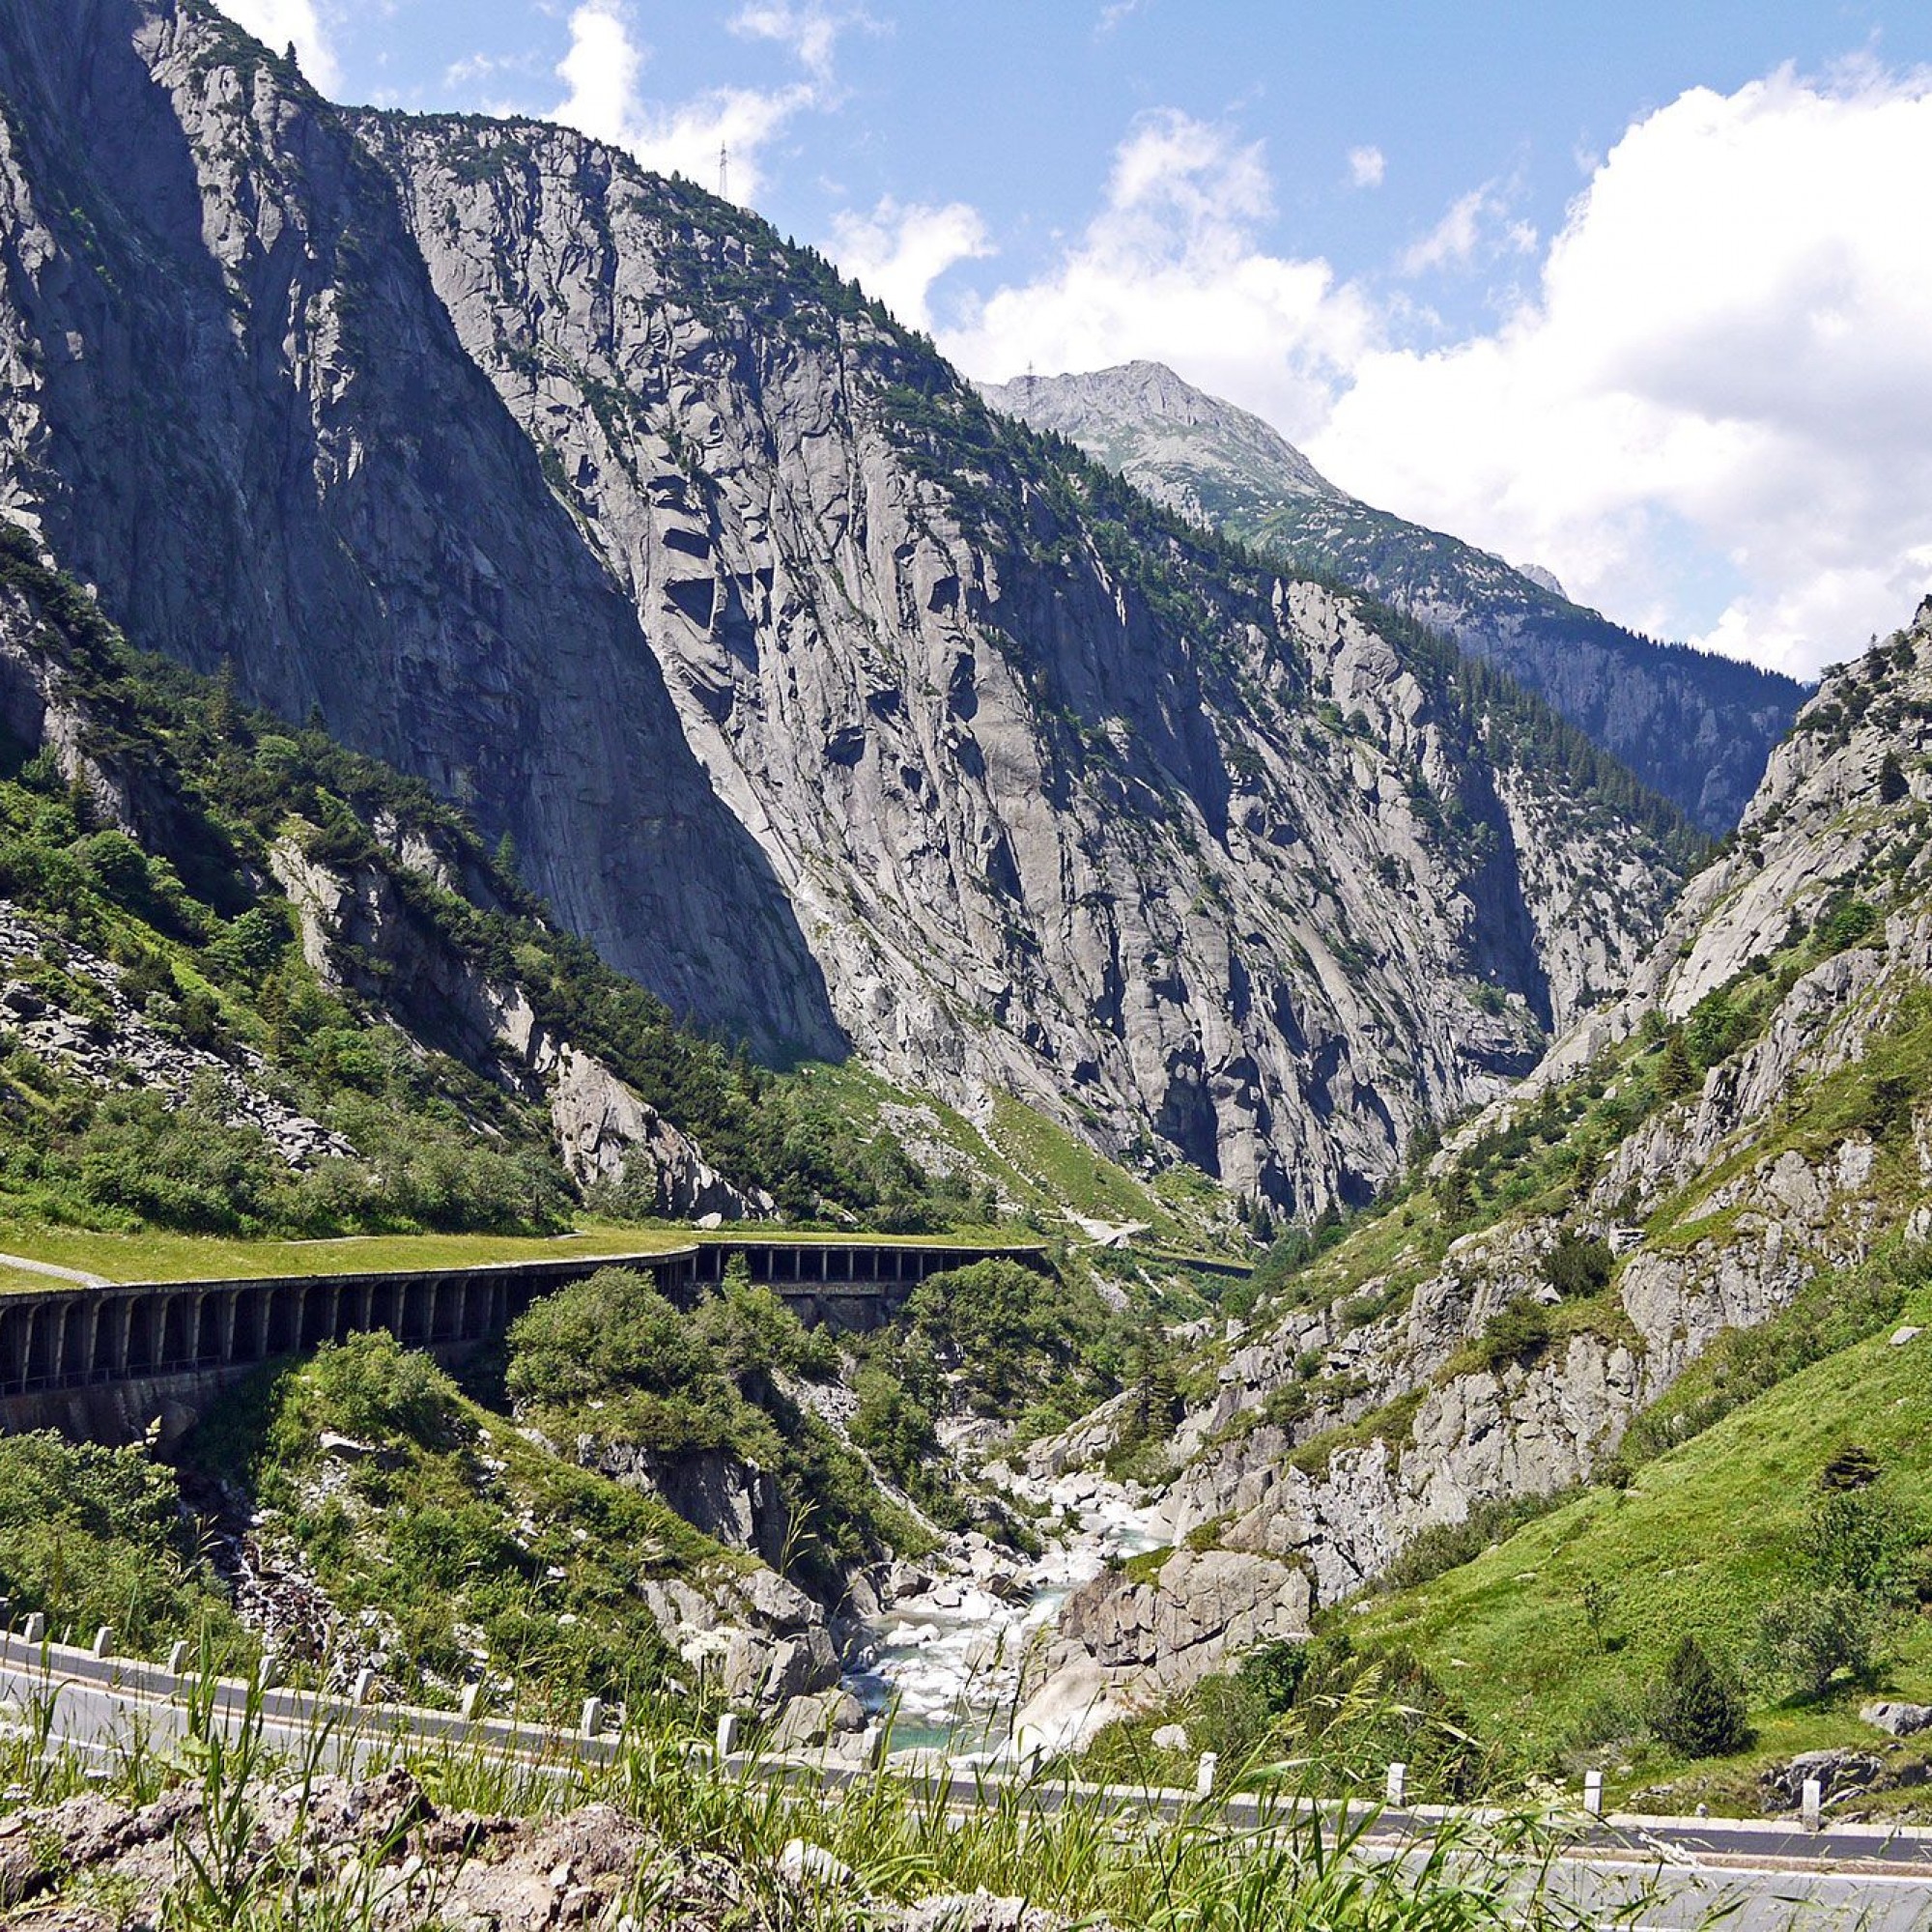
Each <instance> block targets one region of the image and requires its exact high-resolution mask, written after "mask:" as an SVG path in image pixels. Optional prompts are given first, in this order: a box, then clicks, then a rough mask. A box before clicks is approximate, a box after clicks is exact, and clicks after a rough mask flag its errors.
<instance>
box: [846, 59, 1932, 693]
mask: <svg viewBox="0 0 1932 1932" xmlns="http://www.w3.org/2000/svg"><path fill="white" fill-rule="evenodd" d="M1928 153H1932V75H1928V74H1927V73H1924V72H1919V73H1914V74H1907V75H1896V74H1892V75H1888V74H1885V73H1882V72H1874V71H1871V70H1870V69H1869V68H1868V67H1867V68H1863V69H1858V70H1851V71H1844V72H1840V73H1838V74H1835V75H1833V76H1832V77H1830V78H1828V79H1825V80H1806V79H1803V78H1801V77H1799V76H1797V75H1795V74H1793V73H1791V72H1790V71H1780V72H1777V73H1775V74H1772V75H1770V76H1768V77H1766V78H1764V79H1761V80H1758V81H1755V82H1753V83H1750V84H1748V85H1747V86H1744V87H1741V88H1739V89H1738V90H1737V91H1736V92H1735V93H1732V94H1728V95H1726V94H1718V93H1714V92H1712V91H1709V90H1705V89H1697V90H1693V91H1691V92H1690V93H1687V94H1685V95H1683V96H1681V97H1680V98H1679V99H1676V100H1674V101H1672V102H1671V103H1669V104H1668V105H1667V106H1664V107H1662V108H1660V109H1658V110H1657V111H1656V112H1654V113H1651V114H1649V115H1647V116H1645V117H1644V118H1643V119H1642V120H1640V121H1638V122H1636V123H1635V124H1634V125H1633V126H1632V127H1631V128H1628V129H1627V130H1626V132H1625V133H1624V135H1623V137H1622V138H1621V139H1620V140H1619V141H1618V142H1617V143H1616V144H1615V145H1614V147H1613V148H1612V149H1611V150H1610V151H1609V152H1608V153H1607V154H1606V155H1605V156H1603V157H1602V158H1601V159H1600V160H1599V161H1598V162H1597V163H1596V165H1595V168H1594V171H1593V173H1592V175H1591V178H1590V180H1589V183H1588V185H1587V187H1586V188H1585V190H1584V192H1583V193H1582V194H1581V195H1580V196H1579V197H1578V198H1577V201H1576V202H1575V203H1574V204H1573V205H1572V206H1571V208H1570V210H1569V211H1568V213H1567V215H1566V217H1565V219H1564V222H1563V224H1562V227H1561V229H1560V231H1559V232H1558V233H1557V235H1556V236H1555V237H1554V239H1553V240H1551V241H1548V244H1547V245H1546V244H1545V243H1544V242H1543V241H1541V240H1540V239H1539V238H1538V237H1537V236H1536V234H1535V232H1534V231H1533V230H1531V229H1530V228H1529V227H1528V226H1527V225H1526V224H1524V223H1522V222H1520V220H1518V219H1517V218H1516V217H1515V215H1514V213H1513V212H1512V205H1511V204H1512V191H1511V190H1510V188H1509V187H1508V186H1507V185H1498V184H1496V183H1489V184H1485V185H1482V186H1480V187H1477V188H1475V189H1472V190H1471V191H1470V192H1469V193H1468V194H1466V195H1463V196H1459V197H1458V198H1457V200H1456V201H1455V202H1454V203H1452V205H1451V206H1450V207H1449V209H1448V210H1447V211H1445V213H1444V215H1443V217H1442V219H1441V220H1440V221H1439V222H1438V223H1437V224H1436V225H1435V228H1434V229H1432V230H1431V231H1430V232H1429V233H1428V234H1427V235H1425V236H1423V237H1421V238H1419V239H1418V240H1417V241H1415V242H1413V243H1411V244H1410V246H1409V247H1408V248H1407V249H1406V250H1404V251H1402V252H1401V253H1400V254H1399V255H1398V257H1397V258H1396V259H1395V261H1393V262H1392V263H1391V264H1390V268H1391V270H1393V271H1394V275H1393V278H1392V279H1383V280H1380V281H1378V282H1376V283H1373V284H1370V283H1364V282H1342V281H1339V280H1338V279H1337V277H1336V276H1335V274H1334V273H1333V271H1332V270H1331V269H1330V267H1329V265H1328V264H1327V263H1326V262H1323V261H1321V260H1319V259H1314V260H1301V259H1294V258H1292V257H1287V256H1283V255H1278V254H1273V253H1270V252H1269V251H1267V250H1266V249H1265V248H1264V246H1263V245H1262V242H1261V241H1260V237H1261V235H1262V232H1263V224H1264V221H1265V219H1266V217H1267V213H1268V210H1269V203H1270V191H1269V181H1268V175H1267V170H1266V167H1265V164H1264V156H1263V155H1262V153H1261V151H1260V149H1259V148H1257V147H1254V146H1244V145H1243V144H1241V143H1240V142H1239V141H1238V140H1237V139H1236V138H1235V137H1234V136H1233V135H1231V134H1230V133H1229V132H1228V131H1227V130H1226V129H1225V128H1218V127H1214V126H1210V125H1208V124H1205V123H1202V122H1199V121H1195V120H1191V119H1189V118H1188V117H1186V116H1184V115H1180V114H1176V113H1166V114H1158V115H1152V116H1150V117H1148V118H1146V119H1145V120H1143V121H1142V122H1140V123H1138V124H1137V125H1136V127H1135V128H1133V130H1132V131H1131V133H1130V134H1129V136H1128V138H1127V139H1126V141H1125V142H1124V143H1123V144H1122V147H1121V149H1120V150H1119V152H1118V154H1117V155H1116V157H1115V163H1114V168H1113V171H1112V174H1111V175H1110V177H1109V180H1108V185H1107V189H1106V193H1105V195H1104V197H1103V200H1102V203H1101V206H1100V208H1099V210H1098V212H1097V213H1095V215H1094V218H1093V220H1092V221H1091V222H1090V223H1089V224H1088V225H1087V227H1086V228H1085V229H1084V230H1083V231H1081V232H1080V233H1078V234H1077V235H1076V236H1074V237H1073V238H1072V240H1071V241H1069V242H1068V243H1067V244H1066V245H1065V248H1064V249H1063V251H1062V252H1061V254H1060V255H1059V256H1058V258H1057V259H1056V260H1055V261H1054V262H1052V263H1051V264H1050V265H1049V267H1048V268H1047V269H1046V270H1044V271H1043V272H1042V273H1040V274H1039V275H1037V277H1035V278H1033V279H1031V280H1028V281H1026V282H1022V283H1009V284H1008V285H1005V286H1002V287H999V288H997V289H996V290H995V291H994V292H993V293H992V294H991V295H989V296H987V297H985V298H983V299H980V300H975V299H972V298H965V299H962V300H960V301H958V302H956V303H954V304H952V305H950V306H949V304H948V303H947V302H946V301H945V300H944V299H943V298H942V299H940V301H939V302H938V307H939V310H940V324H941V326H940V327H939V328H938V330H937V332H938V334H939V337H940V340H941V342H942V344H943V346H944V347H945V348H946V350H947V352H948V353H949V354H950V355H952V356H953V358H954V359H955V360H956V361H958V362H959V363H960V364H961V366H962V367H964V368H966V369H969V370H970V371H972V373H973V374H975V375H978V376H984V377H989V378H994V379H1004V378H1009V377H1011V376H1014V375H1017V374H1019V373H1021V372H1022V371H1024V370H1025V369H1027V368H1028V367H1029V366H1032V367H1037V368H1038V369H1039V370H1040V371H1041V372H1043V373H1044V372H1048V371H1059V370H1063V369H1093V368H1098V367H1102V366H1105V365H1107V364H1110V363H1117V362H1122V361H1126V360H1129V359H1131V358H1133V357H1136V356H1147V357H1151V358H1154V359H1157V360H1161V361H1165V362H1168V363H1171V364H1172V365H1173V366H1175V367H1176V368H1177V369H1179V371H1180V373H1181V374H1182V375H1183V376H1185V377H1186V378H1187V379H1188V380H1189V381H1191V382H1194V383H1197V384H1200V385H1201V386H1202V387H1204V388H1207V389H1210V390H1213V391H1215V392H1217V393H1219V394H1222V395H1226V396H1229V397H1231V398H1232V399H1233V400H1235V401H1236V402H1238V403H1241V404H1243V405H1244V406H1245V407H1247V408H1249V409H1252V410H1255V411H1257V412H1259V413H1260V414H1262V415H1264V416H1266V417H1267V418H1268V419H1270V420H1271V421H1273V422H1274V423H1275V424H1276V425H1277V426H1278V427H1279V428H1280V429H1281V430H1282V431H1283V432H1284V433H1285V434H1286V435H1288V436H1289V437H1290V438H1291V439H1293V440H1294V441H1296V442H1298V443H1300V444H1301V445H1302V446H1303V447H1305V448H1306V449H1307V451H1308V453H1309V455H1310V456H1311V457H1312V458H1313V459H1314V460H1315V462H1316V463H1317V464H1318V465H1319V466H1320V467H1321V469H1322V470H1323V471H1324V472H1326V473H1327V474H1328V475H1330V476H1331V477H1333V478H1334V479H1335V481H1336V482H1337V483H1339V484H1341V485H1342V486H1343V487H1344V488H1347V489H1350V490H1352V491H1354V492H1355V493H1356V494H1358V495H1359V496H1361V497H1365V498H1367V499H1368V500H1369V501H1370V502H1373V503H1378V504H1380V505H1382V506H1383V507H1386V508H1388V509H1391V510H1395V511H1397V512H1399V513H1400V514H1402V515H1404V516H1406V517H1410V518H1413V519H1415V520H1417V521H1419V522H1422V523H1426V524H1430V525H1433V526H1436V527H1438V528H1443V529H1448V530H1452V531H1454V532H1456V533H1457V534H1458V535H1461V536H1464V537H1467V538H1469V539H1471V540H1472V541H1474V542H1476V543H1479V544H1482V545H1484V546H1485V547H1487V548H1489V549H1492V550H1495V551H1497V552H1500V553H1501V554H1503V555H1505V556H1510V557H1514V558H1520V559H1523V560H1525V561H1534V562H1536V563H1540V564H1543V565H1546V566H1548V568H1550V569H1552V570H1554V571H1555V573H1556V574H1557V575H1558V576H1559V577H1560V578H1561V579H1562V580H1563V582H1564V583H1565V585H1566V586H1567V587H1568V588H1569V590H1570V591H1571V594H1572V595H1574V596H1577V597H1578V598H1580V599H1581V600H1582V601H1584V602H1587V603H1592V604H1596V605H1598V606H1599V607H1601V608H1602V609H1604V610H1605V611H1608V612H1609V614H1611V615H1612V616H1615V617H1617V618H1619V619H1621V620H1622V621H1624V622H1626V623H1630V624H1633V625H1635V626H1637V627H1638V628H1641V629H1644V630H1648V631H1651V632H1653V633H1655V634H1657V635H1659V636H1664V637H1674V638H1688V639H1692V640H1694V641H1700V642H1704V643H1708V644H1710V645H1712V646H1714V647H1716V648H1719V649H1722V650H1725V651H1729V652H1732V653H1734V654H1736V655H1740V656H1747V657H1750V658H1753V659H1755V660H1757V661H1758V662H1760V663H1764V664H1768V665H1776V666H1779V667H1781V668H1788V669H1792V670H1795V671H1799V672H1801V673H1808V672H1810V671H1813V670H1815V669H1816V668H1818V667H1819V666H1820V665H1821V664H1823V663H1825V662H1827V661H1829V660H1832V659H1833V658H1837V657H1842V656H1845V655H1847V654H1849V653H1850V652H1852V651H1854V650H1856V649H1860V648H1862V646H1863V643H1864V640H1865V638H1866V636H1867V634H1868V633H1870V632H1872V631H1879V632H1884V631H1886V630H1888V629H1889V628H1891V627H1892V626H1894V625H1896V624H1898V623H1900V622H1902V621H1904V620H1905V618H1906V617H1908V616H1909V615H1910V613H1911V611H1912V610H1913V608H1914V606H1915V605H1916V604H1917V602H1918V598H1919V597H1920V596H1921V595H1923V594H1924V593H1925V591H1926V590H1927V589H1928V588H1932V249H1928V248H1926V246H1925V245H1924V237H1925V232H1926V220H1927V213H1928V201H1932V195H1929V194H1928V189H1927V187H1926V174H1925V163H1924V156H1926V155H1927V154H1928ZM976 232H977V231H976ZM877 252H878V254H879V257H880V258H881V259H885V258H889V257H890V255H891V252H892V251H891V249H890V248H889V247H882V248H881V249H880V250H879V251H877ZM1497 262H1509V263H1513V264H1518V265H1520V270H1522V271H1525V272H1523V274H1522V286H1521V288H1520V290H1513V291H1512V292H1510V293H1509V294H1508V295H1507V296H1506V297H1504V298H1503V299H1504V301H1505V304H1506V306H1505V307H1504V309H1503V311H1502V313H1501V318H1500V320H1498V321H1497V322H1496V323H1494V324H1493V325H1492V326H1491V327H1486V328H1482V329H1480V330H1478V331H1474V332H1465V333H1463V335H1462V336H1461V337H1460V339H1453V340H1450V341H1447V342H1444V341H1443V340H1442V334H1443V329H1442V325H1441V322H1440V317H1439V315H1438V314H1437V312H1436V310H1435V307H1433V306H1432V304H1431V302H1430V300H1429V298H1428V291H1429V289H1430V286H1431V283H1432V280H1435V281H1439V280H1440V279H1441V278H1443V277H1446V276H1451V275H1455V274H1458V273H1463V272H1466V271H1468V270H1470V269H1472V268H1476V267H1484V266H1489V265H1493V264H1495V263H1497ZM1518 272H1519V270H1517V269H1513V270H1512V275H1513V276H1515V275H1516V274H1517V273H1518ZM929 288H930V283H929V282H928V283H927V284H925V285H924V289H923V290H922V291H921V293H920V299H921V300H922V301H925V300H928V299H930V298H929V297H928V296H927V295H926V294H925V292H924V290H925V289H929Z"/></svg>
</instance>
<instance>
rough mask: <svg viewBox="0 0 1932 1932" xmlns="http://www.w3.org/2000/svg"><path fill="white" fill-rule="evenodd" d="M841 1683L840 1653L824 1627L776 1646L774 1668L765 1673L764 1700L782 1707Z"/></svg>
mask: <svg viewBox="0 0 1932 1932" xmlns="http://www.w3.org/2000/svg"><path fill="white" fill-rule="evenodd" d="M837 1683H838V1652H837V1651H836V1650H834V1649H833V1647H832V1636H831V1633H830V1632H829V1631H827V1630H826V1628H825V1626H824V1625H823V1624H820V1625H817V1626H816V1627H815V1628H813V1629H811V1630H809V1631H807V1632H805V1633H804V1634H802V1635H800V1636H790V1637H781V1638H780V1640H779V1641H778V1642H777V1643H776V1644H774V1645H773V1646H772V1662H771V1667H770V1669H769V1670H767V1671H766V1673H765V1682H764V1690H763V1692H762V1695H763V1700H764V1702H765V1703H767V1704H782V1703H784V1702H786V1701H787V1700H788V1699H790V1698H793V1697H802V1696H804V1695H805V1694H806V1693H807V1692H808V1691H810V1690H827V1689H829V1688H830V1687H831V1686H832V1685H834V1684H837Z"/></svg>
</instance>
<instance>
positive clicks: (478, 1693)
mask: <svg viewBox="0 0 1932 1932" xmlns="http://www.w3.org/2000/svg"><path fill="white" fill-rule="evenodd" d="M457 1710H458V1711H459V1712H460V1713H461V1715H462V1718H463V1721H464V1722H465V1723H466V1724H473V1723H474V1722H475V1721H476V1719H477V1718H478V1717H479V1716H480V1715H481V1713H482V1710H483V1683H482V1680H481V1679H480V1678H479V1679H478V1680H477V1681H476V1682H475V1683H474V1684H466V1685H465V1686H464V1687H463V1701H462V1703H461V1704H459V1705H458V1706H457Z"/></svg>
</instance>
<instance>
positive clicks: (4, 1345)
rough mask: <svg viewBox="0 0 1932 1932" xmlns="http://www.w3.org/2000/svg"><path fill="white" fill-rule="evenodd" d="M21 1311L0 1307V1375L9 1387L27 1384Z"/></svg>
mask: <svg viewBox="0 0 1932 1932" xmlns="http://www.w3.org/2000/svg"><path fill="white" fill-rule="evenodd" d="M23 1313H24V1311H22V1310H20V1309H17V1308H4V1307H0V1376H4V1377H5V1378H6V1381H7V1386H8V1387H9V1388H24V1387H26V1385H27V1351H26V1350H25V1349H24V1348H23V1347H22V1346H21V1341H22V1337H23V1335H24V1333H25V1328H24V1325H23V1320H22V1317H23Z"/></svg>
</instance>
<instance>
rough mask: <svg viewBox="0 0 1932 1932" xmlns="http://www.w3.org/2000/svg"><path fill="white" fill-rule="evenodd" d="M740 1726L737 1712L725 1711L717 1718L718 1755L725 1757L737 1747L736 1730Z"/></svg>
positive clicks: (737, 1730)
mask: <svg viewBox="0 0 1932 1932" xmlns="http://www.w3.org/2000/svg"><path fill="white" fill-rule="evenodd" d="M740 1728H741V1726H740V1723H739V1719H738V1714H737V1712H735V1711H726V1712H725V1714H724V1715H723V1716H722V1717H721V1718H720V1719H718V1755H719V1757H720V1758H727V1757H729V1756H730V1755H731V1753H732V1752H733V1751H734V1750H736V1749H737V1748H738V1732H739V1729H740Z"/></svg>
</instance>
